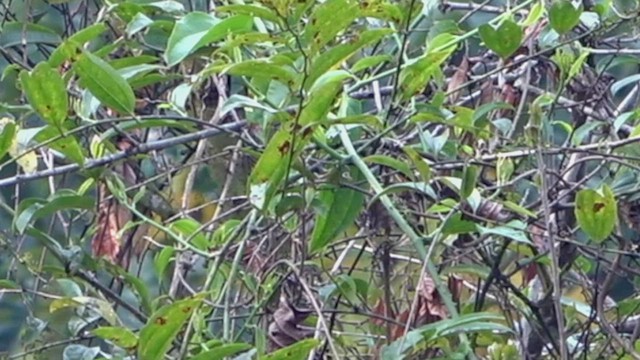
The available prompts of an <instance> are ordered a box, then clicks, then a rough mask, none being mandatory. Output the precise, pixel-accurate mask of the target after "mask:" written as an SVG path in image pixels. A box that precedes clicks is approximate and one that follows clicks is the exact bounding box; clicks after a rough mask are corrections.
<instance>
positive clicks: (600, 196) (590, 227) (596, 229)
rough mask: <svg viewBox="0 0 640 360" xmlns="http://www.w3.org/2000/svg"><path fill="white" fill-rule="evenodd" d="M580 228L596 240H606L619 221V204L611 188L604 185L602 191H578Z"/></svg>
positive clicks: (577, 204)
mask: <svg viewBox="0 0 640 360" xmlns="http://www.w3.org/2000/svg"><path fill="white" fill-rule="evenodd" d="M575 214H576V219H577V220H578V225H580V228H581V229H582V230H583V231H584V232H585V233H586V234H587V235H588V236H589V237H590V238H591V239H592V240H593V241H595V242H597V243H600V242H602V241H604V240H605V239H606V238H607V237H608V236H609V235H610V234H611V233H612V232H613V229H614V228H615V226H616V222H617V221H618V205H617V203H616V199H615V197H614V195H613V192H612V191H611V189H610V188H609V187H608V186H607V185H604V186H603V187H602V188H601V189H600V191H599V192H598V191H595V190H592V189H584V190H580V191H578V194H577V195H576V206H575Z"/></svg>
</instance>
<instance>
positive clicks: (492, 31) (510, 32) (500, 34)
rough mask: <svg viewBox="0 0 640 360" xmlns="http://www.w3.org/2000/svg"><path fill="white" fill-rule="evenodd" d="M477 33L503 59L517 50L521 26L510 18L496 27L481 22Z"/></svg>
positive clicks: (520, 40) (520, 36)
mask: <svg viewBox="0 0 640 360" xmlns="http://www.w3.org/2000/svg"><path fill="white" fill-rule="evenodd" d="M478 33H479V34H480V38H481V39H482V41H484V43H485V45H487V47H488V48H489V49H491V50H493V52H495V53H496V54H498V55H499V56H500V57H502V58H503V59H506V58H508V57H509V56H511V55H512V54H513V53H514V52H515V51H516V50H518V48H520V43H521V42H522V28H521V27H520V26H518V24H516V23H515V22H513V21H512V20H505V21H503V22H502V24H500V26H498V27H497V28H494V27H493V26H491V25H490V24H483V25H481V26H480V27H479V28H478Z"/></svg>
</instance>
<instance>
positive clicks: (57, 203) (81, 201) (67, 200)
mask: <svg viewBox="0 0 640 360" xmlns="http://www.w3.org/2000/svg"><path fill="white" fill-rule="evenodd" d="M23 203H24V205H23ZM23 203H21V204H20V208H21V211H20V213H19V214H18V215H17V216H16V218H15V220H14V226H15V227H16V230H17V231H18V232H19V233H21V234H22V233H24V231H25V229H26V228H27V226H29V225H30V224H31V223H32V222H33V221H36V220H37V219H39V218H42V217H45V216H49V215H52V214H54V213H56V212H60V211H64V210H74V209H85V210H86V209H92V208H93V207H94V206H95V199H94V198H93V197H91V196H80V195H75V194H70V193H68V192H62V193H58V194H56V195H54V196H53V198H51V199H49V200H48V201H45V200H43V199H25V200H23Z"/></svg>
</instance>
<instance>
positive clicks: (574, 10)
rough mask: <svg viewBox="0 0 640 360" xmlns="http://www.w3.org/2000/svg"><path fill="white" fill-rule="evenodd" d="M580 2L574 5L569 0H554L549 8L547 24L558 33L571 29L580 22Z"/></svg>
mask: <svg viewBox="0 0 640 360" xmlns="http://www.w3.org/2000/svg"><path fill="white" fill-rule="evenodd" d="M582 9H583V8H582V2H581V3H580V5H579V6H578V7H576V6H575V5H574V4H573V2H571V1H570V0H556V1H554V3H553V4H552V5H551V8H550V9H549V25H551V28H552V29H553V30H555V31H556V32H557V33H558V34H564V33H567V32H569V31H571V30H572V29H573V28H574V27H576V25H578V23H579V22H580V15H582Z"/></svg>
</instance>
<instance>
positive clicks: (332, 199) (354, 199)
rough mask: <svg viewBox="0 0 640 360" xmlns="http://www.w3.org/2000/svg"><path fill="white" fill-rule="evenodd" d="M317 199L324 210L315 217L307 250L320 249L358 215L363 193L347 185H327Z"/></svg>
mask: <svg viewBox="0 0 640 360" xmlns="http://www.w3.org/2000/svg"><path fill="white" fill-rule="evenodd" d="M319 199H320V202H322V204H324V206H326V211H325V212H324V213H322V214H319V215H318V216H317V217H316V222H315V226H314V228H313V232H312V233H311V242H310V243H309V252H310V253H315V252H318V251H322V250H323V249H324V248H325V247H327V245H329V244H330V243H331V241H332V240H334V239H335V238H336V237H337V236H339V235H340V234H341V233H342V232H344V231H345V230H346V229H347V228H348V227H349V226H351V224H353V222H354V221H355V219H356V218H357V217H358V214H359V213H360V211H361V210H362V206H363V204H364V194H363V193H361V192H360V191H357V190H353V189H351V188H347V187H329V188H326V189H323V190H321V191H320V194H319Z"/></svg>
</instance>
